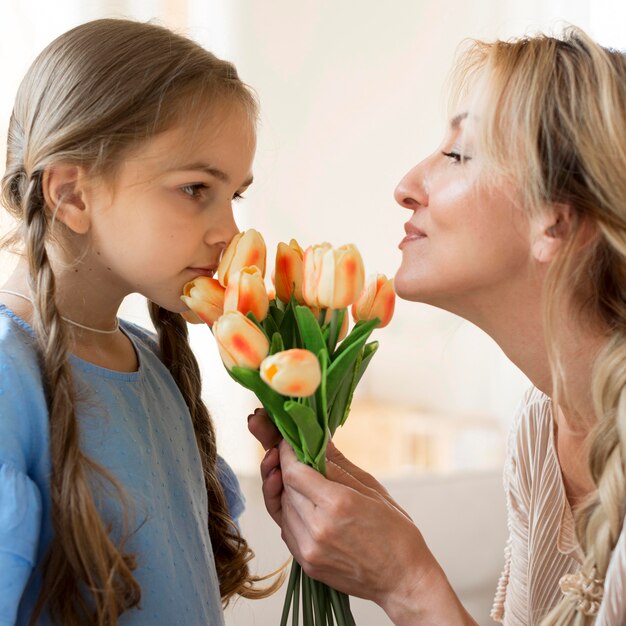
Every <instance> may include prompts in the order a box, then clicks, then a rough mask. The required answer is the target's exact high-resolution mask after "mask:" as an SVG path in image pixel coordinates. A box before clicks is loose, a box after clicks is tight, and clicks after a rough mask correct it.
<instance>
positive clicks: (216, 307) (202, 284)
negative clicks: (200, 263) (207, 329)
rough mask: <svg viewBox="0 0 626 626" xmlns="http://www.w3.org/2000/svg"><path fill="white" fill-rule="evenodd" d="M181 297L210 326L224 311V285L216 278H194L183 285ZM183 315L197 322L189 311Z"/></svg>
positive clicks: (189, 320) (188, 319)
mask: <svg viewBox="0 0 626 626" xmlns="http://www.w3.org/2000/svg"><path fill="white" fill-rule="evenodd" d="M180 299H181V300H182V301H183V302H184V303H185V304H186V305H187V306H188V307H189V308H190V309H191V311H192V312H193V313H195V314H196V315H197V316H198V317H199V318H200V320H202V321H203V322H205V323H206V324H208V325H209V326H212V325H213V323H214V322H215V320H216V319H217V318H218V317H219V316H220V315H221V314H222V313H223V312H224V287H222V285H220V284H219V282H218V281H217V280H216V279H215V278H209V277H208V276H198V277H196V278H194V279H193V280H192V281H190V282H188V283H187V284H186V285H185V286H184V287H183V295H182V296H181V297H180ZM183 317H184V318H185V319H186V320H187V321H188V322H192V323H196V322H194V321H193V316H192V315H190V314H189V313H187V312H185V313H183Z"/></svg>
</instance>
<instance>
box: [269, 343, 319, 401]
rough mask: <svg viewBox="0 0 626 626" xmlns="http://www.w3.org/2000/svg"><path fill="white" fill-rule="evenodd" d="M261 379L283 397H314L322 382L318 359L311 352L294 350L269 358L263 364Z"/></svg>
mask: <svg viewBox="0 0 626 626" xmlns="http://www.w3.org/2000/svg"><path fill="white" fill-rule="evenodd" d="M260 372H261V378H262V379H263V380H264V381H265V382H266V383H267V384H268V385H269V386H270V387H271V388H272V389H273V390H274V391H277V392H278V393H280V394H281V395H283V396H290V397H295V398H305V397H307V396H310V395H313V394H314V393H315V391H316V390H317V388H318V387H319V385H320V382H321V381H322V371H321V368H320V363H319V361H318V360H317V357H316V356H315V355H314V354H313V353H312V352H311V351H309V350H301V349H300V348H293V349H292V350H284V351H283V352H277V353H276V354H273V355H272V356H268V357H267V358H266V359H264V361H263V362H262V363H261V368H260Z"/></svg>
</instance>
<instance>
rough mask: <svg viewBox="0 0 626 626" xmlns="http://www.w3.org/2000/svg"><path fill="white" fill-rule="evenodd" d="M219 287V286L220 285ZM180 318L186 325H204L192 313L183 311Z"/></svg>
mask: <svg viewBox="0 0 626 626" xmlns="http://www.w3.org/2000/svg"><path fill="white" fill-rule="evenodd" d="M220 287H221V285H220ZM180 316H181V317H182V318H183V319H184V320H185V321H186V322H187V323H188V324H204V321H203V320H201V319H200V318H199V317H198V316H197V315H196V314H195V313H194V312H193V311H191V310H190V311H183V312H182V313H181V314H180Z"/></svg>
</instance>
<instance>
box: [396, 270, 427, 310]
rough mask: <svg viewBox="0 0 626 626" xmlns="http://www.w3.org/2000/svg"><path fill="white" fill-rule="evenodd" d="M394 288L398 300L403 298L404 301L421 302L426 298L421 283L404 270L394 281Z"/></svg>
mask: <svg viewBox="0 0 626 626" xmlns="http://www.w3.org/2000/svg"><path fill="white" fill-rule="evenodd" d="M393 288H394V290H395V292H396V295H397V296H398V298H402V300H410V301H412V302H421V301H422V298H423V296H424V294H423V289H420V284H419V281H418V280H417V279H416V278H415V277H411V276H410V275H407V274H406V273H405V272H403V271H402V268H400V269H399V270H398V272H397V273H396V275H395V277H394V279H393Z"/></svg>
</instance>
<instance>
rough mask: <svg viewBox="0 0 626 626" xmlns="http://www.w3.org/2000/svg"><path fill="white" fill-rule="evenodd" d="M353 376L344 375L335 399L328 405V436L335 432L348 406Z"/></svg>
mask: <svg viewBox="0 0 626 626" xmlns="http://www.w3.org/2000/svg"><path fill="white" fill-rule="evenodd" d="M353 380H354V377H350V376H346V377H345V378H344V379H343V382H342V383H341V385H339V389H338V390H337V393H336V394H335V400H334V402H333V403H332V404H331V405H330V411H329V412H328V430H329V431H330V436H331V437H332V436H333V435H334V434H335V431H336V430H337V428H338V427H339V426H340V425H341V420H342V419H343V416H344V413H345V412H346V409H347V407H348V398H349V397H350V390H351V389H352V382H353Z"/></svg>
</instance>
